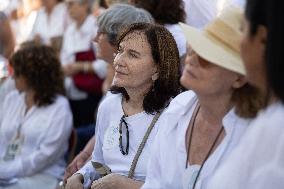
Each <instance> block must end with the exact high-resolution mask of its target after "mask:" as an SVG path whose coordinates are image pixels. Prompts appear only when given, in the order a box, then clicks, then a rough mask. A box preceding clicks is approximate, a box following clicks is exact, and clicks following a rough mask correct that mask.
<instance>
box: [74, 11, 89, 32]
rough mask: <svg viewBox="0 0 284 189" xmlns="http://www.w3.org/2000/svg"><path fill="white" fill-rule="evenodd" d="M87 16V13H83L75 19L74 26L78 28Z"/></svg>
mask: <svg viewBox="0 0 284 189" xmlns="http://www.w3.org/2000/svg"><path fill="white" fill-rule="evenodd" d="M87 16H88V14H84V15H82V16H81V18H78V19H77V20H76V26H77V28H78V29H79V28H80V27H81V26H82V25H83V24H84V22H85V20H86V18H87Z"/></svg>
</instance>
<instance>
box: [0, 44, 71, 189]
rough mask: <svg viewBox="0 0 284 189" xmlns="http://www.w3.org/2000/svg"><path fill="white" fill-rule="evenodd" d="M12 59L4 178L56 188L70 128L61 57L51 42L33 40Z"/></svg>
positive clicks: (0, 169) (0, 171)
mask: <svg viewBox="0 0 284 189" xmlns="http://www.w3.org/2000/svg"><path fill="white" fill-rule="evenodd" d="M11 65H12V67H13V70H14V73H13V74H14V75H13V77H14V80H15V85H16V89H17V91H16V90H15V91H12V92H10V93H9V94H8V95H7V97H6V98H5V101H4V105H3V109H2V110H3V112H2V117H1V120H0V123H1V125H0V129H1V132H0V135H1V137H0V145H1V149H0V159H1V161H0V178H1V179H2V181H5V182H6V183H10V184H11V185H10V186H7V188H13V189H15V188H17V189H18V188H19V189H20V188H46V189H49V188H55V186H56V184H57V182H58V179H60V178H61V176H62V175H63V172H64V167H65V160H64V154H65V152H66V151H67V148H68V139H69V136H70V133H71V129H72V115H71V111H70V107H69V103H68V101H67V99H66V98H65V97H64V96H63V94H64V92H63V91H64V90H63V75H62V72H61V69H60V63H59V60H58V59H57V55H56V53H55V51H54V50H53V49H51V48H50V47H45V46H37V45H32V44H31V45H29V46H25V47H22V48H21V49H20V50H18V51H17V52H16V53H15V54H14V55H12V57H11ZM39 72H40V74H39ZM51 72H52V73H53V74H50V73H51ZM45 183H49V184H48V185H46V184H45ZM0 188H1V187H0Z"/></svg>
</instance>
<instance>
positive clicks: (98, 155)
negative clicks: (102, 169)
mask: <svg viewBox="0 0 284 189" xmlns="http://www.w3.org/2000/svg"><path fill="white" fill-rule="evenodd" d="M121 100H122V97H121V95H116V94H109V95H108V96H107V97H106V98H105V99H104V101H103V102H102V103H101V105H100V106H99V110H98V115H97V122H96V145H95V148H94V151H93V154H92V161H96V162H100V163H103V164H106V165H107V166H108V167H110V169H111V170H112V172H113V173H117V174H121V175H124V176H127V175H128V171H129V169H130V167H131V163H132V161H133V159H134V156H135V154H136V152H137V149H138V146H139V145H140V143H141V142H142V139H143V137H144V135H145V133H146V131H147V129H148V127H149V125H150V123H151V122H152V119H153V117H154V115H151V114H147V113H145V112H141V113H138V114H135V115H132V116H128V117H126V118H125V120H126V122H127V124H128V126H129V153H128V155H122V153H121V152H120V148H119V132H118V128H119V123H120V119H121V117H122V116H123V115H124V113H123V110H122V106H121ZM158 122H159V121H158ZM158 122H157V123H156V125H155V126H154V128H153V130H152V132H151V134H150V136H149V138H148V140H147V142H146V145H145V147H144V149H143V152H142V154H141V156H140V157H139V160H138V164H137V167H136V169H135V174H134V179H136V180H140V181H144V180H145V176H146V169H147V163H148V159H149V156H150V151H151V148H152V144H153V141H154V138H155V136H156V134H157V130H158V126H157V125H158ZM123 137H126V135H125V133H124V135H123ZM123 146H126V144H124V145H123ZM78 173H80V174H82V175H83V176H84V187H85V188H88V187H89V186H90V184H91V181H92V180H94V179H97V178H98V175H97V174H96V172H95V170H94V168H93V167H92V164H91V162H88V163H87V164H86V165H85V166H84V167H83V168H82V169H80V170H79V171H78Z"/></svg>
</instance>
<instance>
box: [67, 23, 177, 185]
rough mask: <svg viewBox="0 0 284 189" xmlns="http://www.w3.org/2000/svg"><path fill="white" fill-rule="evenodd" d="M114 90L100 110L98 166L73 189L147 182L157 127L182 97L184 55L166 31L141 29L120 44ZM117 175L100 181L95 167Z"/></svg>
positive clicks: (74, 181) (82, 173) (75, 179)
mask: <svg viewBox="0 0 284 189" xmlns="http://www.w3.org/2000/svg"><path fill="white" fill-rule="evenodd" d="M117 48H118V52H117V55H116V57H115V59H114V67H115V75H114V79H113V87H112V88H111V91H112V93H113V94H109V95H108V96H107V97H106V99H105V100H104V101H103V102H102V104H101V105H100V106H99V110H98V116H97V124H96V145H95V148H94V151H93V155H92V160H91V161H89V162H88V163H87V164H86V165H85V166H84V167H83V168H82V169H81V170H79V171H78V172H77V173H76V174H74V175H73V176H72V177H71V178H69V179H68V182H67V188H68V189H72V188H83V185H84V187H89V186H90V185H91V183H92V181H93V180H95V181H94V182H93V184H92V187H91V188H92V189H98V188H101V187H103V188H108V189H120V188H121V189H125V188H140V187H141V185H142V184H143V181H144V180H145V176H146V167H147V163H148V157H149V153H151V146H152V145H151V144H152V143H153V140H154V139H155V136H156V133H157V130H158V129H159V127H156V126H155V125H156V124H155V123H156V121H157V120H158V119H159V116H160V114H161V112H162V111H163V109H164V108H165V107H166V106H167V105H168V103H169V102H170V100H171V98H173V97H174V96H176V95H177V94H178V93H179V91H180V86H179V82H178V78H179V74H178V73H179V70H178V67H179V55H178V50H177V47H176V43H175V41H174V38H173V37H172V35H171V34H170V33H169V32H168V31H167V30H166V29H165V28H164V27H162V26H157V25H152V24H147V23H138V24H132V25H131V26H130V27H128V28H127V29H125V30H124V31H123V32H122V33H121V35H120V36H119V38H118V43H117ZM92 162H93V164H94V162H99V163H101V164H106V165H107V166H108V167H109V168H110V169H111V171H112V172H113V173H112V174H110V175H107V176H105V177H103V178H100V179H99V172H98V171H95V170H94V168H93V167H92V164H91V163H92Z"/></svg>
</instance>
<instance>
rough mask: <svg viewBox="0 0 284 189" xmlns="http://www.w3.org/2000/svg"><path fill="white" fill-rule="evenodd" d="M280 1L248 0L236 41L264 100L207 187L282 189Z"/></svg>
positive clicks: (283, 20) (283, 39)
mask: <svg viewBox="0 0 284 189" xmlns="http://www.w3.org/2000/svg"><path fill="white" fill-rule="evenodd" d="M283 9H284V3H283V2H282V1H277V0H248V1H247V5H246V11H245V21H244V26H243V31H244V34H243V40H242V44H241V49H242V51H241V52H242V57H243V60H244V63H245V67H246V70H247V75H248V76H247V77H248V80H249V82H250V83H252V84H253V85H255V86H256V87H258V88H259V89H260V90H261V92H262V93H263V95H264V96H266V99H267V105H266V108H265V109H264V110H263V111H261V112H260V113H259V115H258V117H257V118H256V119H255V120H254V122H253V123H252V124H251V125H250V126H249V129H248V131H247V132H246V134H245V135H244V137H243V138H242V140H241V141H240V143H239V145H238V147H237V148H236V149H235V151H234V153H232V154H231V156H230V157H228V160H227V162H225V163H224V164H223V166H222V167H221V168H220V169H219V170H218V172H216V175H215V176H214V177H213V178H212V180H211V182H210V184H209V185H208V188H210V189H228V188H230V189H239V188H242V189H253V188H257V189H267V188H273V189H280V188H281V189H282V188H283V186H284V179H283V178H284V163H283V157H284V140H283V139H284V127H283V126H284V116H283V115H284V106H283V103H284V90H283V89H284V75H283V73H284V64H283V62H284V53H283V43H284V36H283V33H284V12H283Z"/></svg>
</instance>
